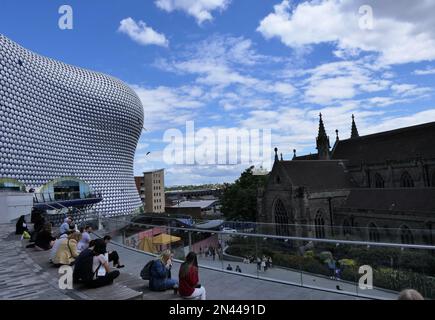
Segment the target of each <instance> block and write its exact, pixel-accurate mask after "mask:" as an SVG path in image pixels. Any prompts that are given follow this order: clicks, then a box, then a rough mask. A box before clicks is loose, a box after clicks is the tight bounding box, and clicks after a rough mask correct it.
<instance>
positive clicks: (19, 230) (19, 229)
mask: <svg viewBox="0 0 435 320" xmlns="http://www.w3.org/2000/svg"><path fill="white" fill-rule="evenodd" d="M24 232H29V229H28V228H27V223H26V218H25V217H24V216H21V217H20V218H19V219H18V221H17V223H16V225H15V234H18V235H22V234H23V233H24Z"/></svg>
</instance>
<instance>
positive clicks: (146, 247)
mask: <svg viewBox="0 0 435 320" xmlns="http://www.w3.org/2000/svg"><path fill="white" fill-rule="evenodd" d="M138 249H139V250H142V251H145V252H151V253H157V250H156V248H154V245H153V241H152V239H151V238H143V239H142V240H141V241H140V242H139V246H138Z"/></svg>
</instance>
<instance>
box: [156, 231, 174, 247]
mask: <svg viewBox="0 0 435 320" xmlns="http://www.w3.org/2000/svg"><path fill="white" fill-rule="evenodd" d="M180 240H181V238H179V237H175V236H170V235H169V234H166V233H161V234H159V235H157V236H155V237H154V238H153V244H154V245H166V244H170V243H174V242H177V241H180Z"/></svg>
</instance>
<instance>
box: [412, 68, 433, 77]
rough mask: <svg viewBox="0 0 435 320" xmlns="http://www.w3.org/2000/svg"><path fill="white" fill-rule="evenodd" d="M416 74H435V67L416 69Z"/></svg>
mask: <svg viewBox="0 0 435 320" xmlns="http://www.w3.org/2000/svg"><path fill="white" fill-rule="evenodd" d="M414 74H416V75H418V76H426V75H431V74H435V68H430V67H427V68H426V69H423V70H415V71H414Z"/></svg>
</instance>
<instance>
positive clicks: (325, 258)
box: [319, 251, 332, 262]
mask: <svg viewBox="0 0 435 320" xmlns="http://www.w3.org/2000/svg"><path fill="white" fill-rule="evenodd" d="M319 259H320V261H322V262H325V261H328V260H332V253H331V252H330V251H323V252H321V253H320V254H319Z"/></svg>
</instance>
